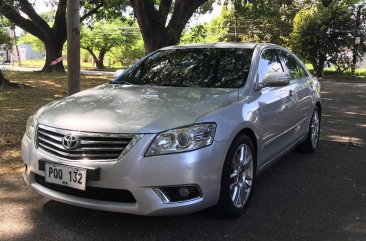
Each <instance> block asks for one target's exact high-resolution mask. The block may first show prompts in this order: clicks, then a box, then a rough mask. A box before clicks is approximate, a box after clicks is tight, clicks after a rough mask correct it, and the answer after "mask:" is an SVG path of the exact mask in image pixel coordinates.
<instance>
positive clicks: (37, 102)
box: [0, 71, 111, 175]
mask: <svg viewBox="0 0 366 241" xmlns="http://www.w3.org/2000/svg"><path fill="white" fill-rule="evenodd" d="M3 74H4V75H5V77H6V78H7V79H9V80H10V81H12V82H15V83H21V84H25V85H28V86H30V88H26V89H7V90H0V101H1V104H0V150H1V151H0V175H4V174H10V173H14V172H20V170H21V168H22V166H23V164H22V161H21V157H20V143H21V138H22V136H23V134H24V131H25V126H26V123H27V119H28V117H29V116H30V115H31V114H33V113H34V112H35V111H36V110H37V109H39V108H40V107H42V106H43V105H45V104H47V103H49V102H51V101H53V100H57V99H60V98H62V97H64V96H66V94H67V76H66V74H64V73H33V72H10V71H7V72H3ZM110 80H111V77H110V76H109V77H108V76H90V75H82V76H81V88H82V89H87V88H91V87H94V86H97V85H101V84H104V83H106V82H109V81H110Z"/></svg>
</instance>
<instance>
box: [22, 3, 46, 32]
mask: <svg viewBox="0 0 366 241" xmlns="http://www.w3.org/2000/svg"><path fill="white" fill-rule="evenodd" d="M19 6H20V11H22V12H23V13H25V14H27V16H28V17H29V18H30V19H31V20H32V21H33V22H34V23H35V25H37V26H38V27H39V28H40V30H41V31H43V33H44V34H45V35H47V34H48V33H49V32H50V31H51V28H50V26H48V24H47V22H46V21H44V20H43V18H41V16H39V15H38V14H37V13H36V11H35V10H34V8H33V6H32V5H31V4H30V3H29V2H28V1H27V0H19Z"/></svg>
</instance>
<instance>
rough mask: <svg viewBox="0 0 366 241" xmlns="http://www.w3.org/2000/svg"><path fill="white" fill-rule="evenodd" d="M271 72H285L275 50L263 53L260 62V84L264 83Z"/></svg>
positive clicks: (267, 50)
mask: <svg viewBox="0 0 366 241" xmlns="http://www.w3.org/2000/svg"><path fill="white" fill-rule="evenodd" d="M271 72H284V70H283V68H282V65H281V62H280V60H279V59H278V57H277V54H276V51H275V50H274V49H266V50H264V51H263V52H262V54H261V58H260V60H259V66H258V75H259V82H262V80H263V78H264V76H265V75H266V74H267V73H271Z"/></svg>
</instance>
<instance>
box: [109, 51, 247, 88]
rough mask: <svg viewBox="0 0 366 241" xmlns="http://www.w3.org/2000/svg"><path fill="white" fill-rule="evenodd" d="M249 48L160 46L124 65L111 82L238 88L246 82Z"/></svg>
mask: <svg viewBox="0 0 366 241" xmlns="http://www.w3.org/2000/svg"><path fill="white" fill-rule="evenodd" d="M252 54H253V50H252V49H240V48H225V49H224V48H191V49H168V50H159V51H157V52H155V53H153V54H151V55H149V56H148V57H147V58H145V59H144V60H142V61H140V62H138V63H137V64H135V65H134V66H132V67H131V68H129V69H127V70H126V71H125V72H124V73H123V74H122V75H120V76H119V77H117V78H116V79H115V80H114V81H113V83H115V84H118V83H127V84H136V85H160V86H192V87H209V88H239V87H242V86H244V85H245V82H246V80H247V77H248V73H249V69H250V64H251V60H252Z"/></svg>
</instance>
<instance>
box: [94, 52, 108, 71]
mask: <svg viewBox="0 0 366 241" xmlns="http://www.w3.org/2000/svg"><path fill="white" fill-rule="evenodd" d="M105 54H106V53H105V52H104V51H100V52H99V55H98V62H96V65H97V69H105V66H104V56H105Z"/></svg>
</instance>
